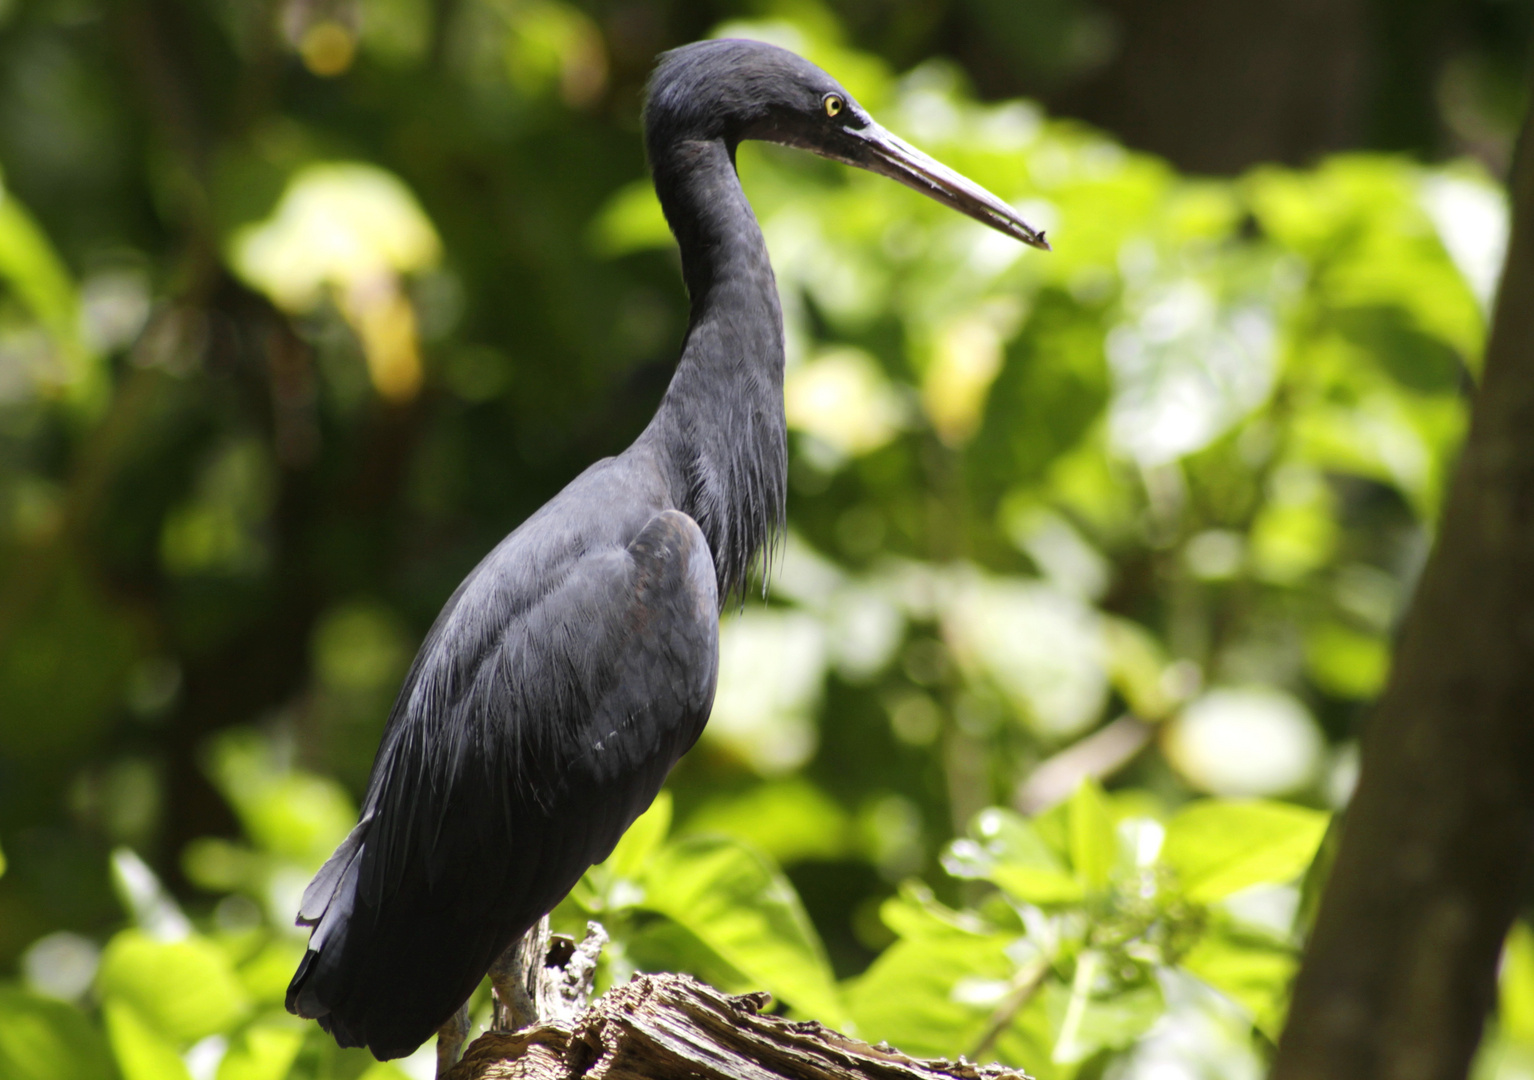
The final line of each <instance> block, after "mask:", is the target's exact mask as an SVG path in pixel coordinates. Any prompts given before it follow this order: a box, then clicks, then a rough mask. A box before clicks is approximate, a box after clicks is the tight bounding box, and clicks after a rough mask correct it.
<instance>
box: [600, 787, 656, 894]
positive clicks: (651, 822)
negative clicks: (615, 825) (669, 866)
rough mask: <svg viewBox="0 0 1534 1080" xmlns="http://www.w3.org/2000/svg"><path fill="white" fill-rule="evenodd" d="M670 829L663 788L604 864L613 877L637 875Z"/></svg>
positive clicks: (633, 876) (634, 876) (632, 876)
mask: <svg viewBox="0 0 1534 1080" xmlns="http://www.w3.org/2000/svg"><path fill="white" fill-rule="evenodd" d="M670 832H671V792H669V791H665V790H662V791H661V793H660V794H659V795H657V796H655V801H654V802H652V803H651V804H650V808H649V809H648V810H646V811H645V812H644V813H643V814H640V815H639V817H638V818H636V819H635V821H634V824H632V825H630V826H629V829H628V832H626V833H624V834H623V838H622V839H621V840H619V841H618V846H617V847H615V848H613V852H612V854H611V855H609V856H608V857H607V860H606V862H604V863H603V866H604V867H605V868H606V869H607V870H610V871H611V872H612V873H613V875H614V876H616V877H620V878H637V877H638V876H639V875H640V872H641V871H642V870H643V869H644V865H645V862H646V861H647V860H648V859H649V858H650V856H651V855H653V854H655V851H656V849H658V848H659V847H660V846H661V844H663V843H664V842H665V840H666V836H667V834H668V833H670Z"/></svg>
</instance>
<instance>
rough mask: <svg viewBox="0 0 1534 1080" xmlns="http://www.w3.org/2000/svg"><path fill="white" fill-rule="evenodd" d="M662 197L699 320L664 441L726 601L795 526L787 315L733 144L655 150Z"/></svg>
mask: <svg viewBox="0 0 1534 1080" xmlns="http://www.w3.org/2000/svg"><path fill="white" fill-rule="evenodd" d="M652 159H653V160H652V163H651V164H652V167H653V169H654V174H655V189H656V193H657V194H658V195H659V196H660V202H661V208H662V209H663V210H664V211H665V213H666V220H667V221H668V222H670V224H671V230H672V232H674V233H675V234H676V238H677V243H678V245H679V246H680V247H681V251H682V275H683V277H684V279H685V280H686V282H687V291H688V294H689V295H690V297H691V298H692V315H691V319H690V321H689V324H688V328H687V337H686V339H685V341H684V342H683V345H682V357H681V360H680V361H679V362H678V363H677V369H676V374H675V375H674V376H672V379H671V385H670V387H669V388H668V389H667V390H666V397H665V400H664V401H663V402H662V403H661V407H660V411H659V412H657V413H656V416H655V419H654V420H653V421H652V422H651V424H650V427H649V428H647V429H646V431H645V434H644V436H643V438H647V439H650V440H655V441H657V442H658V443H659V448H660V449H661V451H662V453H663V454H664V456H665V457H666V458H667V459H668V462H669V464H670V466H671V470H670V471H671V473H672V475H673V488H674V495H675V499H676V504H677V507H678V508H679V509H681V510H682V511H683V512H684V513H687V514H689V515H690V516H691V517H692V518H693V519H694V520H695V521H697V523H698V525H699V526H700V527H701V528H702V529H703V535H704V536H705V537H706V538H707V539H708V543H709V548H710V550H711V551H712V553H713V556H714V567H715V570H716V572H717V574H718V578H719V596H720V601H721V603H723V602H724V600H725V598H726V597H727V596H728V595H729V594H730V593H732V592H738V591H739V592H743V591H744V588H745V585H746V575H747V572H748V571H749V569H750V566H751V562H752V560H753V559H754V558H755V557H756V554H757V553H758V552H759V551H761V550H762V548H763V546H764V545H766V544H767V543H768V542H769V541H770V540H771V539H772V538H773V537H774V535H775V534H776V533H777V532H778V530H779V529H780V528H781V526H782V524H783V513H784V498H785V491H786V487H787V451H786V441H787V437H786V433H785V429H784V421H783V313H782V310H781V309H780V308H779V306H778V290H777V285H776V283H775V282H774V280H773V276H772V266H771V264H770V263H769V262H768V261H767V245H766V244H765V243H764V242H763V240H762V231H761V229H760V228H759V227H758V226H757V223H756V215H755V214H753V213H752V212H751V206H750V204H749V203H748V202H747V201H746V196H745V192H743V191H742V190H741V187H740V178H739V177H738V176H737V175H736V173H735V161H734V152H733V148H732V147H730V146H727V145H726V144H725V143H724V142H723V141H722V140H706V141H705V140H683V141H677V142H675V143H671V144H669V145H667V146H665V147H662V148H658V149H652Z"/></svg>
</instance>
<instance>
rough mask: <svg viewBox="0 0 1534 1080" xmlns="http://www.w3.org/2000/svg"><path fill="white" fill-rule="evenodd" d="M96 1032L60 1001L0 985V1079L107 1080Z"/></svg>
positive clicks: (108, 1074)
mask: <svg viewBox="0 0 1534 1080" xmlns="http://www.w3.org/2000/svg"><path fill="white" fill-rule="evenodd" d="M112 1074H113V1070H112V1066H111V1061H110V1058H109V1057H108V1055H107V1051H106V1046H105V1045H104V1043H103V1042H102V1039H101V1033H100V1032H99V1031H98V1030H97V1029H96V1028H95V1026H93V1025H92V1024H91V1022H90V1021H89V1020H88V1019H86V1016H85V1014H84V1013H83V1012H81V1011H80V1010H79V1009H77V1008H75V1007H74V1006H72V1005H66V1004H65V1003H64V1002H62V1001H54V1000H52V999H50V998H45V997H40V996H38V995H36V994H29V993H27V992H26V991H23V990H19V989H17V988H15V987H12V986H0V1076H4V1077H6V1078H7V1080H61V1078H63V1077H68V1078H69V1080H108V1078H110V1077H111V1076H112Z"/></svg>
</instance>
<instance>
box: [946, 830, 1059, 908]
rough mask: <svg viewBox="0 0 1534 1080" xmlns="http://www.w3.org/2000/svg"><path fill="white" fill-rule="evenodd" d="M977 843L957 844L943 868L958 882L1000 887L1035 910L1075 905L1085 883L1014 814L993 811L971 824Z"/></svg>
mask: <svg viewBox="0 0 1534 1080" xmlns="http://www.w3.org/2000/svg"><path fill="white" fill-rule="evenodd" d="M969 831H970V834H971V837H973V839H968V838H965V839H959V840H955V841H954V842H953V843H952V844H950V845H949V846H948V850H947V851H946V852H944V854H943V867H944V868H945V869H946V870H947V871H948V872H949V873H950V874H952V875H954V876H955V877H960V878H982V879H985V880H987V881H991V882H994V883H995V884H996V885H998V886H1000V887H1001V888H1002V889H1004V890H1006V891H1007V892H1008V893H1010V894H1011V895H1013V896H1015V897H1017V898H1018V899H1019V900H1025V901H1027V902H1029V903H1032V904H1061V903H1073V902H1075V901H1078V900H1080V899H1081V898H1082V896H1083V891H1082V887H1081V882H1080V881H1079V880H1078V879H1077V878H1076V877H1075V876H1074V875H1073V874H1071V872H1070V870H1069V869H1068V868H1067V867H1066V865H1065V863H1064V862H1063V861H1062V860H1061V859H1060V858H1059V857H1058V856H1057V855H1056V854H1055V852H1054V851H1053V850H1052V849H1051V848H1050V846H1049V845H1048V844H1046V843H1045V842H1044V840H1043V838H1042V837H1041V836H1039V834H1038V832H1037V830H1035V829H1034V827H1033V825H1032V824H1031V823H1030V822H1028V821H1026V820H1024V819H1023V818H1021V817H1019V816H1018V815H1017V814H1014V813H1013V812H1012V811H1010V810H1004V809H1001V808H999V807H991V808H990V809H987V810H982V811H981V812H980V813H979V814H977V815H975V820H974V821H973V822H971V823H970V830H969Z"/></svg>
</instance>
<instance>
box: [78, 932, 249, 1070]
mask: <svg viewBox="0 0 1534 1080" xmlns="http://www.w3.org/2000/svg"><path fill="white" fill-rule="evenodd" d="M97 986H98V988H99V989H100V991H101V995H102V997H103V999H104V1000H105V1001H106V1002H107V1003H108V1004H112V1003H116V1004H120V1005H125V1006H131V1008H132V1010H133V1014H134V1018H135V1020H134V1022H136V1023H142V1024H147V1025H149V1027H150V1028H152V1029H153V1031H154V1032H155V1033H156V1034H157V1035H159V1036H163V1037H164V1038H166V1039H168V1040H170V1041H171V1042H172V1043H177V1044H186V1043H192V1042H195V1041H196V1040H198V1039H201V1038H203V1037H205V1036H207V1035H212V1034H214V1033H215V1032H220V1031H223V1030H225V1029H226V1028H228V1027H230V1026H231V1025H233V1024H234V1023H235V1022H236V1021H238V1020H240V1019H241V1018H242V1017H243V1016H244V1015H245V1014H246V1012H247V1011H248V1010H249V1006H250V1003H249V998H248V997H247V996H246V993H245V988H244V987H243V986H242V985H241V984H240V981H239V978H238V977H237V976H236V975H235V972H234V968H233V966H232V965H231V964H230V963H229V959H228V957H227V956H226V955H225V954H224V952H223V950H221V949H220V948H219V947H218V946H216V945H214V944H213V943H212V942H211V941H208V940H207V939H206V938H201V937H189V938H186V939H184V940H182V941H174V942H164V941H156V940H155V939H154V938H152V937H150V936H149V935H148V934H145V933H144V932H143V931H141V930H124V931H122V932H121V933H120V934H118V935H117V936H116V937H114V938H113V939H112V940H111V941H110V942H109V943H108V944H107V947H106V950H105V952H103V953H102V956H101V969H100V971H99V972H98V973H97ZM124 1023H129V1022H128V1021H124ZM131 1026H132V1025H131V1024H130V1027H131ZM125 1030H126V1029H125ZM125 1037H130V1038H135V1039H136V1038H137V1036H125ZM114 1045H115V1036H114ZM135 1045H136V1044H135Z"/></svg>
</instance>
